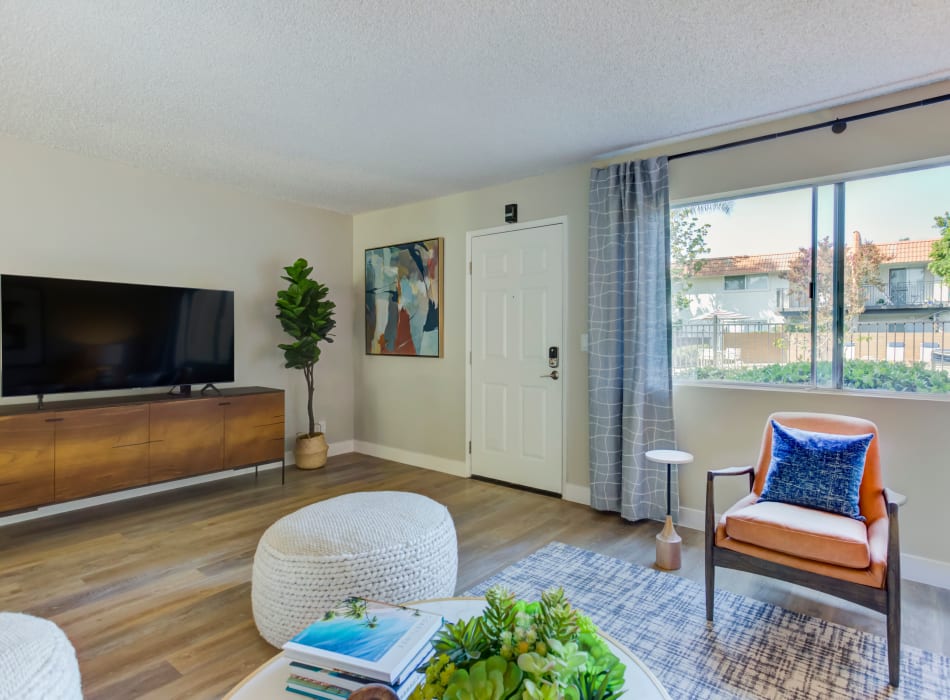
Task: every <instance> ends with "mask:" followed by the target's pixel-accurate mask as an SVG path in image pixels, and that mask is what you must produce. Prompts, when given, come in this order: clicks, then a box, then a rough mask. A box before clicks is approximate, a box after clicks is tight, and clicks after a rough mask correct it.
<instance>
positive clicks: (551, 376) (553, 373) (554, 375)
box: [541, 369, 561, 379]
mask: <svg viewBox="0 0 950 700" xmlns="http://www.w3.org/2000/svg"><path fill="white" fill-rule="evenodd" d="M559 376H561V375H559V374H558V373H557V370H556V369H552V370H551V374H542V375H541V378H542V379H557V378H558V377H559Z"/></svg>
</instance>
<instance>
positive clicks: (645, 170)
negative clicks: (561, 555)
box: [588, 156, 679, 520]
mask: <svg viewBox="0 0 950 700" xmlns="http://www.w3.org/2000/svg"><path fill="white" fill-rule="evenodd" d="M669 260H670V202H669V188H668V178H667V164H666V157H665V156H664V157H662V158H651V159H648V160H641V161H636V162H632V163H621V164H618V165H611V166H610V167H608V168H594V169H593V170H591V175H590V239H589V243H588V321H589V325H588V330H589V333H590V345H589V351H590V357H589V362H590V369H589V391H590V397H589V399H590V494H591V505H592V506H593V507H594V508H597V509H598V510H609V511H619V513H620V515H621V516H623V517H624V518H626V519H627V520H639V519H641V518H651V519H654V520H662V519H663V518H664V516H665V515H666V465H662V464H654V463H652V462H647V460H646V457H645V456H644V454H645V453H646V452H647V451H648V450H654V449H673V448H674V447H675V436H674V432H673V386H672V385H673V380H672V374H671V370H670V365H671V363H670V355H671V352H670V347H671V327H670V326H671V324H670V318H671V314H670V271H669ZM673 475H674V476H673V480H672V486H671V488H672V510H673V513H674V514H675V513H676V512H677V510H678V509H679V493H678V489H677V481H676V471H675V468H674V471H673Z"/></svg>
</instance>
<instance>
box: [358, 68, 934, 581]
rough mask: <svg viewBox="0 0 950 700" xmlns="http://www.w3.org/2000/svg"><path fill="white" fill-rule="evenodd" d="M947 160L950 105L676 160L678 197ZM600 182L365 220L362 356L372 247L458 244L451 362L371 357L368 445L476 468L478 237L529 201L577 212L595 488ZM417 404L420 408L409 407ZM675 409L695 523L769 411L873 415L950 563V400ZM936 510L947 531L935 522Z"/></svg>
mask: <svg viewBox="0 0 950 700" xmlns="http://www.w3.org/2000/svg"><path fill="white" fill-rule="evenodd" d="M946 92H950V83H943V84H936V85H932V86H929V87H927V88H921V89H918V90H913V91H908V92H904V93H898V94H895V95H891V96H888V97H885V98H879V99H875V100H870V101H866V102H863V103H859V104H856V105H853V106H851V107H848V108H843V109H838V110H825V111H822V112H819V113H816V114H813V115H809V116H805V117H797V118H792V119H786V120H783V121H780V122H773V123H770V124H763V125H760V126H757V127H750V128H747V129H744V130H742V131H739V132H733V133H729V134H721V135H718V136H712V137H706V138H703V139H697V140H695V141H692V142H686V143H680V144H677V145H675V146H673V145H667V146H664V147H657V148H654V149H651V150H649V151H642V152H641V153H631V154H626V155H624V156H622V157H618V158H615V159H613V161H610V162H616V161H621V160H629V159H634V158H639V157H645V156H649V155H659V154H664V153H666V154H668V153H677V152H683V151H687V150H691V149H693V148H699V147H703V146H706V145H715V144H718V143H723V142H725V141H729V140H733V139H738V138H748V137H751V136H756V135H760V134H766V133H771V132H774V131H780V130H784V129H788V128H794V127H796V126H801V125H805V124H809V123H817V122H821V121H825V120H829V119H832V118H835V117H838V116H847V115H850V114H856V113H859V112H863V111H866V110H871V109H878V108H881V107H887V106H890V105H897V104H901V103H904V102H909V101H913V100H919V99H923V98H926V97H929V96H932V95H938V94H943V93H946ZM947 157H950V104H948V103H943V104H939V105H934V106H929V107H926V108H921V109H916V110H910V111H906V112H900V113H895V114H892V115H888V116H882V117H877V118H874V119H869V120H865V121H861V122H854V123H852V124H851V125H850V126H849V127H848V129H847V131H846V132H845V133H844V134H842V135H834V134H832V133H831V131H830V129H826V130H822V131H818V132H809V133H805V134H800V135H797V136H792V137H787V138H784V139H781V140H775V141H768V142H764V143H761V144H757V145H752V146H745V147H742V148H737V149H732V150H726V151H721V152H719V153H715V154H710V155H705V156H698V157H693V158H688V159H681V160H675V161H673V162H672V163H671V165H670V195H671V198H672V199H673V201H674V202H683V201H690V200H693V199H697V198H702V197H710V196H712V195H719V194H734V193H738V192H744V191H750V190H752V189H761V188H764V187H767V186H769V185H776V184H791V183H794V182H797V181H801V180H806V179H811V178H822V177H828V176H831V175H836V174H841V173H849V172H856V171H866V170H873V169H877V168H884V167H887V166H890V165H895V164H901V163H908V162H913V161H922V160H926V159H934V158H947ZM602 164H604V163H597V165H602ZM460 167H464V164H460ZM588 173H589V164H584V165H580V166H576V167H571V168H566V169H563V170H560V171H557V172H554V173H551V174H547V175H542V176H538V177H534V178H530V179H526V180H521V181H518V182H514V183H510V184H508V185H503V186H498V187H492V188H487V189H484V190H478V191H473V192H466V193H463V194H458V195H453V196H450V197H442V198H439V199H435V200H430V201H426V202H420V203H417V204H413V205H409V206H404V207H398V208H394V209H389V210H384V211H378V212H372V213H369V214H362V215H357V216H356V217H355V218H354V224H353V232H354V260H353V263H354V267H353V286H354V290H353V291H354V296H355V298H356V300H357V302H356V304H357V311H356V314H355V317H354V325H353V330H354V334H355V340H354V348H355V349H356V351H357V352H360V351H361V348H362V343H363V325H362V323H363V313H362V281H363V271H362V252H363V249H364V248H366V247H372V246H376V245H381V244H386V243H395V242H399V241H406V240H413V239H419V238H425V237H429V236H444V237H445V239H446V269H445V275H446V294H445V313H446V329H445V330H446V339H445V357H444V358H443V359H441V360H422V359H415V358H378V357H365V356H359V357H357V360H356V405H357V416H356V427H355V432H356V438H357V440H362V441H366V442H368V443H373V444H378V445H384V446H387V447H392V448H397V449H401V450H407V451H411V452H417V453H423V454H427V455H432V456H434V457H439V458H448V459H453V460H459V461H462V460H464V439H465V424H464V423H465V405H464V402H465V397H464V391H465V365H464V349H465V348H464V345H465V332H464V331H465V329H464V325H463V324H464V319H465V291H464V290H465V269H464V262H465V250H464V246H465V232H466V231H470V230H475V229H480V228H488V227H491V226H497V225H500V224H501V223H502V207H503V205H504V204H505V203H506V202H518V204H519V206H520V212H519V213H520V218H521V220H522V221H528V220H532V219H541V218H546V217H552V216H560V215H566V216H567V217H568V221H569V237H570V242H569V251H568V260H567V268H568V277H567V280H566V287H567V292H566V297H567V299H568V318H567V333H566V337H565V344H566V346H567V350H568V352H569V355H568V361H569V363H570V367H571V368H572V369H571V376H570V378H569V379H568V385H567V395H566V409H567V424H568V426H569V428H568V431H569V432H568V435H567V480H568V482H569V484H574V485H579V486H586V485H587V484H588V459H587V435H588V434H587V393H586V391H587V381H586V367H587V356H586V355H585V354H584V353H581V352H580V346H579V338H580V334H581V333H583V332H584V330H585V328H586V319H587V309H586V305H587V289H586V285H587V263H586V259H587V185H588ZM948 206H950V202H948ZM934 213H935V214H936V213H938V212H934ZM406 402H408V405H411V406H412V411H409V410H403V407H404V406H406V405H407V403H406ZM674 403H675V413H676V424H677V434H678V437H679V442H680V445H681V446H682V447H683V448H684V449H688V450H690V451H693V452H695V454H696V457H697V462H696V465H695V466H693V467H690V468H686V469H684V473H683V478H682V489H681V502H682V506H683V507H684V509H692V511H691V512H687V511H684V514H686V515H692V516H696V515H698V514H699V512H700V511H701V510H702V509H703V503H704V493H705V491H704V489H705V476H704V471H705V469H706V468H711V467H721V466H726V465H732V464H738V463H747V462H748V461H749V460H751V459H753V458H754V457H755V451H756V449H757V446H758V443H759V440H760V437H761V431H762V426H763V421H764V420H765V416H766V415H768V413H769V412H771V411H773V410H788V409H799V410H824V411H841V412H844V413H853V414H859V415H864V416H867V417H868V418H871V419H872V420H874V421H876V422H877V423H878V425H879V427H880V430H881V435H882V450H883V454H884V456H885V459H886V467H885V469H886V473H887V476H888V479H889V481H890V483H891V484H892V485H893V487H894V488H896V489H897V490H899V491H902V492H904V493H906V494H907V495H908V496H909V498H910V500H909V503H908V507H907V509H906V512H905V515H904V516H903V522H902V527H903V531H904V537H903V539H904V548H905V551H907V552H909V553H911V554H913V555H917V556H921V557H926V558H930V559H935V560H939V561H940V562H944V563H947V564H950V540H948V539H947V538H945V537H942V535H941V534H940V533H941V532H942V531H944V530H946V529H947V527H948V526H950V520H948V516H947V515H946V513H945V509H940V508H939V507H938V505H937V503H936V500H937V498H940V497H941V496H942V495H943V494H945V493H947V492H948V487H950V483H948V481H950V473H948V469H947V454H946V450H945V449H944V447H943V445H944V443H945V441H944V440H942V439H941V437H940V436H941V434H942V432H941V429H942V428H943V429H946V426H948V425H950V401H948V400H942V399H924V398H919V397H913V398H904V397H893V398H890V397H873V398H872V397H867V396H853V395H851V396H849V395H846V394H842V393H838V394H833V395H829V394H827V393H819V392H809V391H789V390H763V389H737V388H732V389H729V388H714V387H690V386H677V388H676V389H675V391H674ZM726 490H727V491H728V488H727V489H726ZM735 493H737V492H733V493H731V494H727V495H735ZM721 505H725V502H723V503H722V504H721ZM936 514H939V515H937V517H939V518H942V522H939V523H935V522H934V517H935V515H936Z"/></svg>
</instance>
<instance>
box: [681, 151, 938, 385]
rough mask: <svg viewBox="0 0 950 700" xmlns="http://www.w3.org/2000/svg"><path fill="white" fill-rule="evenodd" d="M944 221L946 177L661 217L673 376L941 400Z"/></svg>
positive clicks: (873, 180)
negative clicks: (667, 253) (665, 231)
mask: <svg viewBox="0 0 950 700" xmlns="http://www.w3.org/2000/svg"><path fill="white" fill-rule="evenodd" d="M948 210H950V166H940V167H932V168H927V169H919V170H913V171H907V172H900V173H893V174H889V175H883V176H878V177H869V178H854V179H842V180H841V181H839V182H834V183H827V184H826V183H822V184H820V185H817V184H816V185H814V186H806V187H797V188H794V189H787V190H783V191H778V192H769V193H766V194H758V195H753V196H747V197H741V198H737V199H731V200H723V201H718V202H704V203H702V204H694V205H686V206H681V207H676V208H674V209H673V210H672V212H671V222H670V223H671V238H672V245H671V251H672V260H671V270H672V276H673V306H674V311H673V315H674V317H673V322H674V332H673V339H674V348H673V362H674V376H675V378H679V379H689V380H700V381H714V382H744V383H755V384H783V385H804V386H821V387H831V388H847V389H858V390H874V391H904V392H908V391H909V392H929V393H950V347H948V344H950V222H948V220H947V217H948V214H947V211H948ZM944 239H945V243H944V244H943V246H941V245H940V243H941V241H942V240H944ZM941 251H947V252H946V253H942V252H941ZM944 256H945V257H946V259H945V260H944V259H943V257H944Z"/></svg>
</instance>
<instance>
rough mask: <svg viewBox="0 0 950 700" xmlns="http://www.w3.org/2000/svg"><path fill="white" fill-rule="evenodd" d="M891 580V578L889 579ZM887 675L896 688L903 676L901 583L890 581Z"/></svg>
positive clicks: (888, 595) (898, 579)
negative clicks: (901, 675)
mask: <svg viewBox="0 0 950 700" xmlns="http://www.w3.org/2000/svg"><path fill="white" fill-rule="evenodd" d="M888 578H890V577H888ZM887 673H888V679H889V681H890V684H891V685H892V686H894V687H895V688H896V687H897V686H898V684H899V683H900V674H901V583H900V578H897V580H896V581H890V580H889V581H888V590H887Z"/></svg>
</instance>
